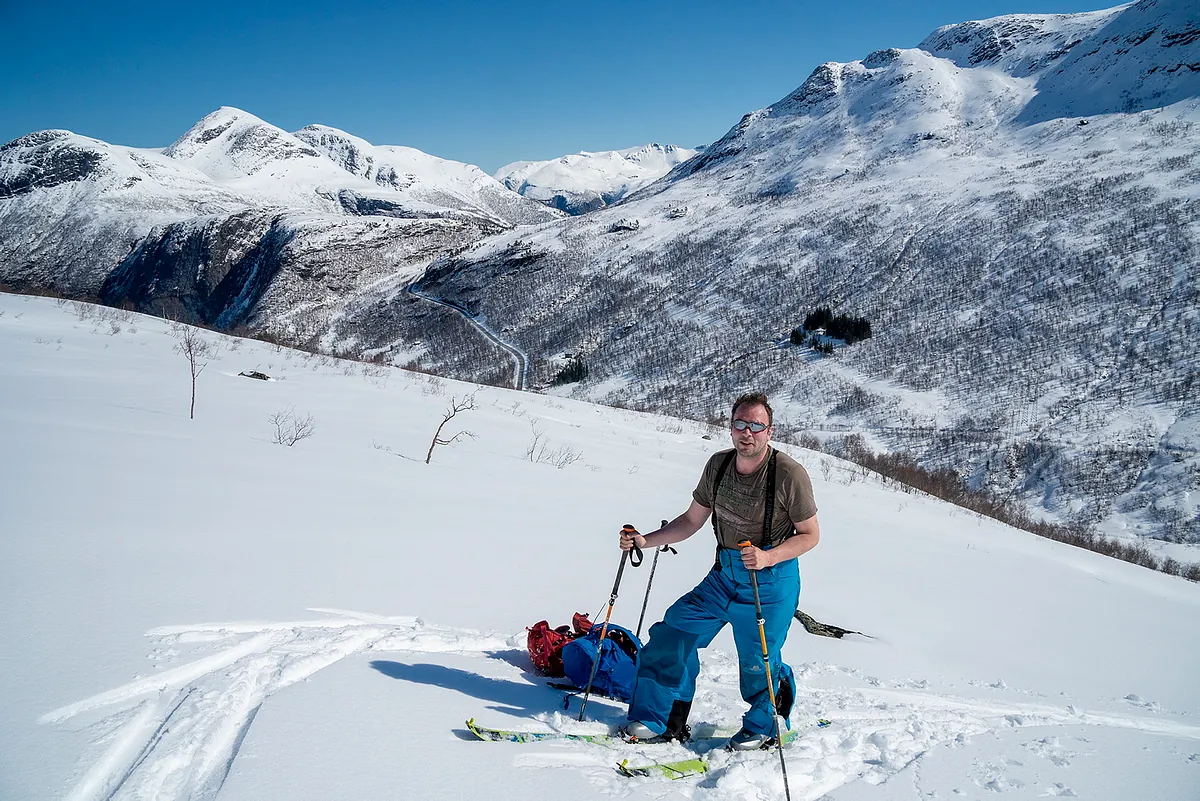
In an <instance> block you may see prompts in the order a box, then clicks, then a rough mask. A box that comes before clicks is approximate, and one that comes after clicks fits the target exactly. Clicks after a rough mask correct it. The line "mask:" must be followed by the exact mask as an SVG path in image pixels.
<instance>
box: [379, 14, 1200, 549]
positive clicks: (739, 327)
mask: <svg viewBox="0 0 1200 801" xmlns="http://www.w3.org/2000/svg"><path fill="white" fill-rule="evenodd" d="M1197 64H1200V6H1197V5H1196V4H1195V3H1187V2H1182V1H1179V2H1174V1H1172V2H1154V1H1153V0H1143V1H1142V2H1139V3H1136V4H1131V5H1128V6H1121V7H1118V8H1114V9H1109V10H1105V11H1098V12H1092V13H1086V14H1077V15H1038V14H1025V15H1010V16H1004V17H997V18H994V19H990V20H983V21H978V22H967V23H961V24H957V25H951V26H947V27H944V28H941V29H939V30H938V31H935V32H934V33H933V34H931V35H930V37H928V38H927V39H926V40H925V42H923V43H922V45H921V46H920V47H918V48H914V49H908V50H901V49H888V50H880V51H877V52H875V53H871V54H868V55H866V56H865V57H864V58H863V59H861V60H859V61H853V62H849V63H845V64H839V63H829V64H823V65H820V66H819V67H817V68H816V69H815V70H814V71H813V72H812V74H811V75H810V76H809V77H808V79H807V80H806V81H805V82H804V83H803V84H802V85H800V86H799V87H798V88H797V89H796V90H795V91H794V92H792V93H790V94H789V95H787V96H786V97H784V98H781V99H780V101H779V102H777V103H775V104H773V105H771V106H769V107H767V108H764V109H760V110H757V111H754V112H751V113H749V114H747V115H746V116H745V117H744V118H743V119H742V120H741V121H740V122H739V123H738V124H737V125H735V126H734V127H733V128H731V129H730V130H729V132H728V133H727V134H726V135H725V136H724V137H722V138H721V139H720V140H719V141H717V142H715V143H713V144H712V145H710V146H708V147H707V148H706V149H705V150H704V152H702V153H700V154H698V155H697V156H695V157H694V158H692V159H690V160H688V161H686V162H684V163H682V164H680V165H678V166H677V167H675V168H674V170H672V172H671V173H669V174H668V175H667V176H666V177H664V178H663V179H661V180H659V181H657V182H655V183H654V184H652V185H650V186H649V187H646V188H644V189H643V190H641V192H639V193H638V194H637V195H635V196H634V197H631V198H629V199H627V200H626V201H624V202H622V203H621V204H620V206H619V207H616V208H612V209H601V210H599V211H597V212H594V213H592V214H589V215H586V216H584V217H579V218H573V219H571V220H567V221H563V222H560V223H555V224H552V225H549V226H545V227H544V228H542V229H540V230H538V231H537V232H534V233H533V234H532V235H530V234H527V233H522V234H519V235H518V234H501V235H499V236H497V237H494V238H491V239H489V240H488V241H486V242H484V243H480V244H479V245H477V246H476V247H475V248H473V249H472V250H470V251H468V252H466V253H463V254H458V255H457V256H456V257H453V258H443V259H440V260H437V261H435V262H433V263H432V264H431V266H430V269H429V271H428V272H427V274H426V276H425V277H424V278H423V279H422V281H421V284H420V286H419V289H420V291H421V292H423V293H425V294H427V295H431V296H435V297H440V298H442V299H444V300H447V301H452V302H454V303H457V304H459V305H460V306H461V307H462V308H465V309H468V310H469V311H470V312H471V313H472V314H476V315H479V316H481V317H485V318H486V319H487V320H488V321H489V324H490V325H491V326H493V327H494V328H497V329H500V328H503V329H505V330H506V331H507V332H508V333H507V336H508V338H509V341H510V342H511V343H512V344H513V345H514V346H516V347H520V348H521V349H522V350H523V351H524V352H526V353H527V354H528V355H529V358H530V360H531V363H532V364H533V370H532V373H531V380H533V381H534V383H535V385H536V383H537V382H538V381H539V380H541V381H543V382H549V381H550V380H551V379H552V378H553V377H554V376H555V374H556V372H557V370H558V369H559V368H560V367H561V365H562V363H563V359H564V358H565V357H566V356H567V355H571V356H580V357H582V358H584V359H585V361H586V362H587V365H588V367H589V375H588V378H587V380H586V381H584V382H581V383H580V384H578V385H577V386H576V387H575V390H574V391H575V396H576V397H578V398H586V399H589V400H594V401H599V402H609V403H621V404H629V405H634V406H636V407H637V408H643V409H652V410H670V411H672V412H674V413H678V414H686V415H688V416H691V417H694V418H696V419H706V418H707V417H708V416H710V415H712V414H715V413H719V411H720V409H721V408H722V407H723V406H724V398H725V396H726V395H728V394H730V393H732V392H736V391H737V390H738V389H741V388H744V387H761V386H765V387H767V388H769V389H770V390H771V391H772V392H773V393H775V394H777V395H781V396H784V397H786V398H787V399H788V401H787V403H788V405H789V408H790V410H791V411H792V412H793V414H794V419H795V423H796V427H797V429H802V430H805V431H809V432H817V435H818V436H821V437H825V438H837V437H840V436H842V435H844V434H847V433H850V432H859V433H861V434H863V435H864V436H865V437H866V441H867V444H868V445H869V446H870V447H872V448H874V449H876V450H879V449H895V450H902V451H906V452H909V453H912V454H914V455H915V456H917V457H918V458H919V459H921V460H922V461H923V462H924V463H925V464H927V465H932V466H941V467H949V468H951V469H954V470H955V471H957V472H958V473H959V474H960V475H962V476H963V477H964V478H965V479H967V480H968V481H969V482H970V483H971V484H972V485H973V486H977V487H985V488H988V489H991V490H992V491H994V492H996V493H997V494H998V495H1000V496H1001V497H1007V498H1015V499H1020V500H1022V501H1024V502H1025V503H1026V504H1028V506H1029V507H1030V508H1031V509H1033V510H1035V513H1037V514H1039V515H1044V516H1048V517H1050V518H1053V519H1057V520H1060V521H1072V522H1080V523H1084V524H1098V525H1101V526H1103V527H1105V528H1106V529H1107V530H1109V531H1111V532H1119V533H1130V532H1137V533H1142V534H1149V535H1151V536H1157V537H1162V538H1166V539H1184V540H1191V541H1200V428H1198V427H1197V425H1196V420H1197V419H1200V406H1198V405H1197V403H1198V401H1197V399H1198V398H1200V393H1197V391H1196V385H1195V380H1196V379H1195V376H1196V375H1197V374H1200V355H1198V351H1197V350H1196V348H1195V347H1194V343H1195V342H1196V341H1197V339H1198V338H1200V282H1198V276H1200V255H1198V254H1200V162H1198V161H1197V153H1200V71H1198V70H1197V69H1196V67H1195V65H1197ZM1085 85H1086V86H1087V87H1089V88H1088V89H1087V91H1084V90H1083V87H1084V86H1085ZM822 305H824V306H829V307H832V308H833V309H834V311H835V312H837V313H844V314H848V315H851V316H858V317H865V318H867V319H868V320H869V321H870V322H871V324H872V331H873V337H872V338H871V339H869V340H867V341H865V342H862V343H860V344H856V345H854V346H852V347H845V348H839V349H838V350H837V351H836V353H835V354H834V356H833V357H831V358H825V357H822V356H821V355H820V354H819V353H817V352H816V351H814V350H812V349H811V348H809V347H807V346H801V347H795V346H792V345H791V343H790V342H789V334H790V332H791V331H792V330H793V329H794V328H795V327H796V326H799V325H800V324H801V323H802V322H803V320H804V318H805V316H806V314H807V313H808V312H809V311H812V310H813V309H815V308H817V307H818V306H822ZM417 337H418V333H417V332H415V331H406V332H404V337H403V340H402V341H412V340H415V339H416V338H417ZM422 341H423V343H424V344H426V345H428V341H427V339H422ZM442 350H443V349H442V348H436V349H435V348H430V349H429V351H428V352H429V353H430V354H431V356H430V358H428V359H427V360H426V366H427V367H431V368H434V369H436V368H437V365H438V361H437V358H436V354H437V353H439V352H442ZM459 375H462V374H461V373H459Z"/></svg>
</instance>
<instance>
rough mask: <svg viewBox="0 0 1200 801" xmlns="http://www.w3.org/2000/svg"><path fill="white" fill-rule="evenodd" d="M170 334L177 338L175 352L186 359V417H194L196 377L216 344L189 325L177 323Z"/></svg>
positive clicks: (192, 418) (212, 352)
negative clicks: (189, 382) (189, 386)
mask: <svg viewBox="0 0 1200 801" xmlns="http://www.w3.org/2000/svg"><path fill="white" fill-rule="evenodd" d="M171 335H172V336H174V337H175V339H176V340H177V341H176V343H175V352H176V353H182V354H183V355H184V357H185V358H186V359H187V360H188V368H189V369H190V370H191V373H192V405H191V410H190V411H189V412H188V419H191V420H194V419H196V377H197V376H199V375H200V374H201V373H203V372H204V368H205V367H207V366H208V359H209V358H211V357H212V356H214V355H215V354H216V346H215V345H213V344H212V343H211V342H209V341H208V340H206V339H205V338H204V337H202V336H200V332H199V331H198V330H197V329H195V328H193V327H192V326H190V325H182V324H177V325H175V326H174V327H173V328H172V330H171Z"/></svg>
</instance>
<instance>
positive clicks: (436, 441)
mask: <svg viewBox="0 0 1200 801" xmlns="http://www.w3.org/2000/svg"><path fill="white" fill-rule="evenodd" d="M474 408H475V393H474V392H472V393H471V394H470V395H468V396H467V397H465V398H463V399H462V400H458V399H457V398H453V397H451V398H450V408H449V409H447V410H446V413H445V414H444V415H442V422H440V423H438V427H437V431H435V432H433V441H431V442H430V443H429V452H428V453H426V454H425V464H429V460H430V459H432V458H433V449H434V448H436V447H437V446H438V445H450V444H452V443H454V442H456V441H457V440H458V438H459V437H461V436H463V435H466V436H468V437H474V436H475V434H473V433H472V432H470V431H466V430H464V431H459V432H458V433H457V434H455V435H454V436H453V437H450V439H442V429H443V428H444V427H445V425H446V423H449V422H450V421H451V420H452V419H453V418H454V416H455V415H456V414H458V413H459V412H467V411H470V410H472V409H474Z"/></svg>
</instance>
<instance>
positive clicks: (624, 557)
mask: <svg viewBox="0 0 1200 801" xmlns="http://www.w3.org/2000/svg"><path fill="white" fill-rule="evenodd" d="M621 531H623V532H627V533H633V534H636V533H637V529H636V528H634V527H633V526H632V525H630V524H629V523H626V524H625V525H623V526H621ZM631 552H636V553H637V556H636V558H635V559H634V560H633V566H634V567H637V566H638V565H640V564H641V563H642V551H641V549H640V548H638V547H637V546H636V545H635V546H633V548H631V549H630V550H629V551H621V566H620V567H618V568H617V580H616V581H614V582H613V588H612V595H610V596H609V597H608V614H606V615H605V616H604V625H603V626H601V627H600V640H599V642H597V643H596V659H595V661H593V662H592V675H590V676H588V683H587V689H585V690H584V691H583V705H582V706H580V707H579V719H580V720H583V713H584V711H586V710H587V702H588V696H589V695H591V694H592V682H594V681H595V680H596V668H598V667H600V656H601V654H602V653H603V648H604V638H605V637H607V636H608V621H609V619H610V618H612V610H613V605H615V604H616V602H617V590H619V589H620V588H621V574H622V573H624V572H625V563H626V562H627V561H630V559H629V554H630V553H631Z"/></svg>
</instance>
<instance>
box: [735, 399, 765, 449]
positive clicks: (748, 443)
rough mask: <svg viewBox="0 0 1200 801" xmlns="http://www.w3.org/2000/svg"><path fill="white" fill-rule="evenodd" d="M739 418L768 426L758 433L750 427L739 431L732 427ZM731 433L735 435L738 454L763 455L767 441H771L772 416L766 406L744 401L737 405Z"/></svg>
mask: <svg viewBox="0 0 1200 801" xmlns="http://www.w3.org/2000/svg"><path fill="white" fill-rule="evenodd" d="M738 420H742V421H744V422H747V423H761V424H762V425H764V426H766V428H765V429H763V430H762V431H760V432H758V433H757V434H756V433H754V432H753V431H751V430H750V428H749V427H747V428H744V429H742V430H741V431H738V430H737V429H736V428H733V427H732V424H733V423H737V421H738ZM729 433H730V435H731V436H732V437H733V447H734V448H735V449H736V450H737V453H738V456H740V457H741V458H743V459H757V458H758V457H760V456H762V455H763V453H764V452H765V451H766V450H767V443H768V442H770V441H771V425H770V417H769V415H768V414H767V410H766V408H765V407H763V406H762V405H760V404H757V403H754V404H750V403H743V404H742V405H741V406H739V407H737V409H736V410H735V411H734V413H733V420H732V421H731V424H730V429H729Z"/></svg>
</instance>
